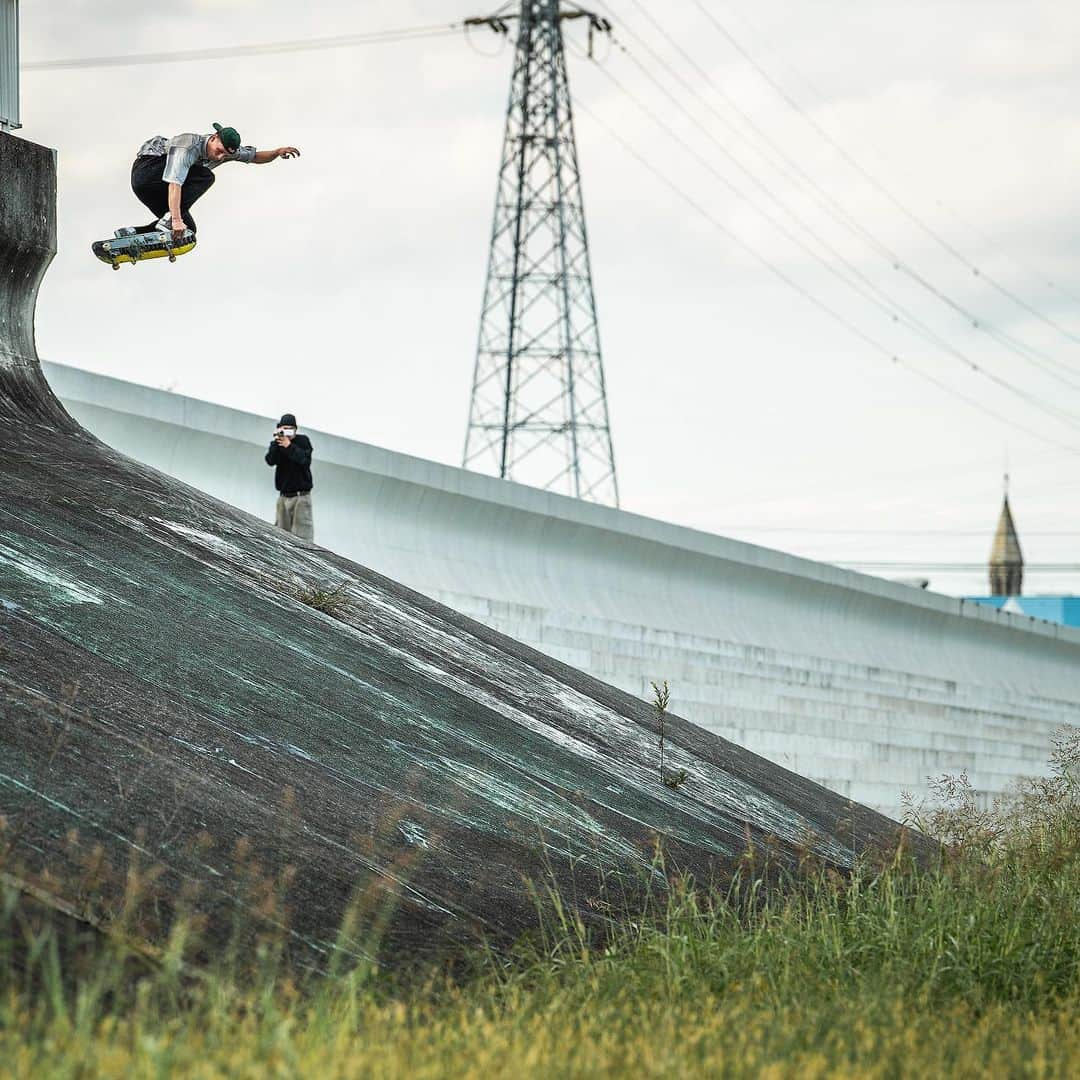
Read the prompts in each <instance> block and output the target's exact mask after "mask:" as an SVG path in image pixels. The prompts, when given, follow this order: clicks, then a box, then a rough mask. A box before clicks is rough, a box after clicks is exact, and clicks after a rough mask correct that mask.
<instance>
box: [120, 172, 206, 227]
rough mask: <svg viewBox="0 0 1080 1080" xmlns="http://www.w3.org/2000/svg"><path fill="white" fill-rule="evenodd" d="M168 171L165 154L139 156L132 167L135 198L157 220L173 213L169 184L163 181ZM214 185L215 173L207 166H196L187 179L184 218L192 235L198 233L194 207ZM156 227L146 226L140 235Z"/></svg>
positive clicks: (182, 192) (182, 205)
mask: <svg viewBox="0 0 1080 1080" xmlns="http://www.w3.org/2000/svg"><path fill="white" fill-rule="evenodd" d="M164 172H165V155H164V154H156V155H151V154H147V155H144V156H143V157H137V158H136V159H135V163H134V164H133V165H132V166H131V190H132V191H134V192H135V197H136V198H137V199H138V200H139V202H141V203H142V204H143V206H145V207H146V208H147V209H148V210H152V211H153V212H154V214H155V215H156V218H155V222H154V224H156V223H157V221H156V219H157V218H162V217H164V216H165V215H166V214H167V213H168V212H169V185H168V184H167V183H165V181H164V180H162V179H161V176H162V174H163V173H164ZM213 182H214V174H213V173H212V172H211V171H210V170H209V169H208V168H206V166H204V165H192V166H191V169H190V170H189V172H188V174H187V179H186V180H185V181H184V183H183V185H182V186H181V188H180V216H181V217H182V218H183V219H184V224H185V225H187V227H188V228H189V229H190V230H191V231H192V232H197V231H198V229H197V228H196V227H195V219H194V218H193V217H192V216H191V204H192V203H193V202H194V201H195V200H196V199H197V198H199V197H200V196H201V195H202V194H203V193H204V192H205V191H207V190H209V188H210V185H211V184H213ZM154 224H151V225H147V226H144V227H143V228H141V229H139V232H149V231H150V229H152V228H153V227H154Z"/></svg>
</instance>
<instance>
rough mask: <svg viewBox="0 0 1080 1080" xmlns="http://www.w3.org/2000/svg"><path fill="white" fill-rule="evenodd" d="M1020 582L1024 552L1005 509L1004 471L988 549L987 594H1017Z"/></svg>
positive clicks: (1014, 526)
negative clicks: (988, 585) (996, 515)
mask: <svg viewBox="0 0 1080 1080" xmlns="http://www.w3.org/2000/svg"><path fill="white" fill-rule="evenodd" d="M1023 583H1024V555H1023V553H1022V552H1021V550H1020V538H1019V537H1018V536H1017V535H1016V525H1015V524H1014V523H1013V517H1012V510H1011V509H1010V508H1009V474H1008V473H1006V474H1005V496H1004V498H1003V499H1002V502H1001V514H1000V516H999V517H998V523H997V529H996V530H995V531H994V544H993V547H991V549H990V595H991V596H1019V595H1020V592H1021V587H1022V586H1023Z"/></svg>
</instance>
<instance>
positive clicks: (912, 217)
mask: <svg viewBox="0 0 1080 1080" xmlns="http://www.w3.org/2000/svg"><path fill="white" fill-rule="evenodd" d="M694 4H695V6H696V7H697V8H698V10H699V11H700V12H701V13H702V14H703V15H704V16H705V17H706V18H707V19H708V20H709V21H710V22H711V23H712V24H713V26H715V27H716V29H717V30H718V31H719V32H720V33H721V34H722V35H723V37H724V38H725V40H727V41H728V43H729V44H730V45H731V46H732V48H734V49H735V50H736V52H738V53H739V55H740V56H742V57H743V59H744V60H746V61H747V63H749V64H750V65H751V66H752V67H753V68H754V70H755V71H756V72H757V73H758V74H759V75H760V76H761V77H762V79H764V80H765V82H766V83H768V85H769V86H770V87H771V88H772V89H773V91H775V93H777V94H778V95H779V96H780V97H781V98H782V99H783V101H785V102H786V103H787V104H788V105H789V106H790V107H791V108H792V109H794V110H795V112H797V113H798V114H799V116H801V117H802V118H803V120H804V121H806V123H807V124H809V125H810V126H811V127H812V128H813V129H814V131H816V132H817V134H818V135H819V136H820V137H821V138H822V139H824V140H825V141H826V142H827V143H828V144H829V145H830V146H831V147H832V148H833V149H834V150H835V151H836V152H837V153H838V154H839V155H840V156H841V157H842V158H843V159H844V160H845V161H846V162H847V163H848V164H849V165H850V166H851V167H852V168H853V169H855V170H856V172H858V173H859V175H860V176H862V177H863V178H864V179H865V180H866V181H867V182H868V183H869V184H871V185H872V186H873V187H874V188H875V190H877V191H878V192H880V193H881V194H882V195H883V196H884V197H885V198H886V199H888V201H889V202H891V203H892V204H893V206H895V207H896V208H897V209H898V210H899V211H900V212H901V213H902V214H903V215H904V216H905V217H906V218H907V219H908V220H909V221H911V222H912V223H913V224H914V225H915V226H917V227H918V228H919V229H921V230H922V231H923V232H924V233H925V234H926V235H927V236H929V237H930V238H931V239H932V240H933V241H934V242H935V243H937V244H938V245H939V246H940V247H942V248H943V249H944V250H945V251H947V252H948V253H949V254H950V255H952V256H953V258H954V259H956V260H957V261H958V262H960V263H961V265H963V266H964V267H966V268H967V269H968V270H969V271H970V272H971V273H972V274H973V275H974V276H975V277H978V278H979V279H980V280H982V281H985V282H986V283H987V284H988V285H990V286H991V287H992V288H994V289H996V290H997V291H998V292H999V293H1001V294H1002V296H1005V297H1006V298H1008V299H1009V300H1011V301H1012V302H1013V303H1015V304H1016V305H1017V306H1019V307H1020V308H1022V309H1023V310H1025V311H1027V312H1028V313H1029V314H1031V315H1034V316H1035V317H1036V318H1038V319H1040V320H1042V321H1043V322H1045V323H1047V324H1049V325H1050V326H1052V327H1053V328H1054V329H1055V330H1057V331H1058V332H1060V333H1062V334H1064V335H1065V336H1066V337H1067V338H1069V339H1070V340H1072V341H1077V340H1080V339H1077V338H1076V337H1075V336H1074V335H1073V334H1071V333H1070V332H1069V331H1067V330H1065V329H1064V328H1063V327H1061V326H1059V325H1058V324H1057V323H1056V322H1054V320H1052V319H1050V318H1049V317H1048V316H1046V315H1044V314H1043V313H1042V312H1040V311H1039V310H1038V309H1036V308H1034V307H1032V306H1031V305H1030V304H1028V303H1027V302H1026V301H1025V300H1024V299H1023V298H1022V297H1020V296H1017V295H1016V293H1014V292H1013V291H1012V290H1011V289H1009V288H1007V287H1006V286H1004V285H1002V284H1001V283H1000V282H998V281H997V280H996V279H994V278H993V277H991V276H990V275H989V274H987V273H985V272H984V271H983V270H982V269H981V268H980V267H978V266H976V265H975V264H974V263H973V262H971V260H970V259H968V258H967V257H966V256H965V255H964V254H963V252H961V251H960V250H959V249H958V248H956V247H955V246H954V245H953V244H951V243H949V241H948V240H946V239H945V238H944V237H943V236H941V235H940V233H938V232H937V231H936V230H935V229H933V228H932V227H931V226H930V225H928V224H927V223H926V222H925V221H923V220H922V219H921V218H920V217H919V216H918V215H917V214H916V213H915V212H914V211H913V210H911V209H910V208H909V207H908V206H906V205H905V204H904V203H903V202H901V201H900V199H898V198H897V197H896V196H895V195H894V194H893V193H892V192H891V191H890V190H889V189H888V188H887V187H886V186H885V185H884V184H883V183H882V182H881V181H880V180H878V178H877V177H876V176H874V175H873V173H871V172H870V171H869V169H867V168H866V167H865V166H863V165H862V164H861V163H860V162H859V161H858V160H857V159H856V158H855V157H853V156H852V155H851V154H850V153H849V152H848V151H847V150H846V149H845V148H844V147H843V146H842V145H841V144H840V143H839V142H837V140H836V139H834V138H833V136H832V135H831V134H830V133H829V132H828V131H827V130H826V129H825V128H824V127H822V126H821V124H819V123H818V122H817V120H815V119H814V117H813V116H811V115H810V114H809V113H808V112H807V111H806V110H805V109H804V108H803V107H802V105H800V104H799V102H797V101H796V100H795V99H794V98H793V97H792V96H791V95H790V94H789V93H788V92H787V91H786V90H785V89H784V88H783V87H782V86H781V85H780V84H779V83H778V82H777V81H776V80H775V79H774V78H773V77H772V76H771V75H770V74H769V72H768V71H767V70H766V69H765V68H764V67H763V66H762V65H761V64H760V63H759V62H758V61H757V60H756V59H755V58H754V57H753V56H752V55H751V53H750V52H749V50H748V49H746V48H745V47H744V46H743V45H742V43H741V42H740V41H739V40H738V39H737V38H736V37H735V36H734V34H732V33H731V31H729V30H728V29H727V27H726V26H724V24H723V23H721V22H720V20H719V19H718V18H717V17H716V16H715V15H714V14H713V13H712V12H711V11H709V9H708V8H707V7H705V5H704V4H702V3H701V0H694ZM901 268H902V267H897V269H901ZM905 269H906V268H905ZM977 328H978V329H987V330H988V332H989V326H988V324H986V325H984V326H982V327H977ZM999 333H1000V332H999ZM1006 337H1007V335H1006Z"/></svg>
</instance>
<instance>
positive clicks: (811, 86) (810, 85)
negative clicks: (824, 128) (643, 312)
mask: <svg viewBox="0 0 1080 1080" xmlns="http://www.w3.org/2000/svg"><path fill="white" fill-rule="evenodd" d="M728 7H729V12H730V14H731V15H734V16H735V17H736V18H737V19H739V20H740V21H741V22H742V23H743V24H744V26H745V27H746V28H747V29H748V30H749V31H750V32H751V33H753V34H756V35H757V36H758V37H762V36H764V35H765V33H766V31H764V30H763V29H762V28H761V26H760V25H759V24H755V23H754V21H753V20H752V19H750V18H748V17H747V15H746V12H745V11H740V10H738V8H735V7H731V5H728ZM781 63H783V64H784V66H785V67H786V68H787V70H788V73H789V74H790V75H792V76H794V78H796V79H798V80H799V81H800V82H801V83H802V84H803V85H804V86H805V87H806V88H807V89H808V90H809V91H810V93H811V94H812V95H813V96H814V97H816V98H817V99H818V101H819V102H824V101H825V100H826V95H825V94H824V93H823V92H822V90H821V89H820V88H819V87H818V86H817V85H815V83H814V81H813V80H812V79H811V78H810V77H809V76H808V75H807V74H806V72H805V71H802V70H800V69H799V68H797V67H795V65H794V64H792V63H791V62H790V60H789V61H787V62H786V63H785V62H784V61H781ZM706 78H708V76H706ZM710 82H711V80H710ZM712 85H713V86H714V89H716V90H717V91H718V92H719V93H721V94H722V93H723V92H722V91H720V90H719V88H718V87H716V86H715V84H712ZM725 100H726V101H728V104H729V105H730V104H732V103H731V101H730V99H728V98H726V97H725ZM736 111H739V110H738V109H736ZM740 115H742V116H743V119H744V120H747V121H748V122H750V123H751V124H752V121H751V120H749V118H748V117H746V116H745V114H742V113H741V112H740ZM879 153H880V149H879ZM935 204H936V205H937V206H938V207H940V208H941V209H942V210H944V211H945V212H946V213H947V214H949V216H950V217H952V218H953V219H954V220H956V221H958V222H959V223H960V224H961V225H962V226H963V227H964V228H966V229H967V230H968V231H969V232H971V233H974V234H975V236H976V237H977V238H978V239H979V240H981V241H982V242H983V243H984V244H989V245H990V246H991V247H993V248H995V249H996V250H997V251H998V252H999V253H1000V254H1002V255H1004V256H1005V257H1006V258H1008V259H1009V260H1010V261H1011V262H1013V263H1014V264H1015V265H1016V266H1017V267H1019V268H1020V269H1021V270H1023V271H1024V272H1025V273H1027V274H1029V275H1030V276H1031V277H1034V278H1038V279H1040V284H1041V285H1044V286H1045V287H1046V288H1048V289H1052V290H1053V291H1054V292H1056V293H1058V294H1060V295H1061V296H1063V297H1064V298H1065V299H1067V300H1069V301H1071V302H1072V303H1074V304H1080V295H1078V294H1077V293H1075V292H1070V291H1069V289H1067V288H1065V287H1064V286H1063V285H1062V284H1061V283H1060V282H1058V281H1054V280H1053V279H1052V278H1051V277H1050V276H1049V275H1048V274H1046V272H1045V271H1044V270H1041V269H1039V268H1037V267H1033V266H1032V265H1031V264H1030V263H1029V262H1027V261H1026V260H1022V259H1019V258H1017V257H1016V255H1015V254H1014V253H1012V252H1009V251H1007V250H1006V249H1005V247H1004V246H1003V245H1002V244H1001V243H1000V242H999V241H997V240H995V239H994V238H992V237H991V236H989V235H988V234H987V233H986V232H985V231H983V230H982V229H980V228H978V227H976V226H975V225H973V224H972V223H971V222H970V221H968V220H967V219H966V218H965V217H964V216H963V215H962V214H960V213H959V212H958V211H957V210H956V208H955V207H954V206H950V205H949V204H948V203H946V202H944V201H943V200H941V199H936V200H935ZM1039 317H1040V318H1041V317H1042V316H1039ZM1046 321H1047V322H1048V323H1049V325H1051V326H1053V327H1054V328H1055V329H1057V330H1059V331H1060V332H1061V333H1063V334H1064V336H1065V337H1067V338H1068V339H1069V340H1070V341H1075V342H1080V336H1078V335H1076V334H1073V333H1072V332H1071V331H1069V330H1066V329H1065V328H1063V327H1061V326H1059V325H1058V324H1057V323H1055V322H1054V321H1053V320H1046Z"/></svg>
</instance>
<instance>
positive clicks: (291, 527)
mask: <svg viewBox="0 0 1080 1080" xmlns="http://www.w3.org/2000/svg"><path fill="white" fill-rule="evenodd" d="M274 524H275V525H276V526H277V527H278V528H279V529H284V530H285V531H286V532H287V533H292V534H293V536H299V537H300V539H301V540H314V539H315V519H314V517H313V516H312V513H311V492H310V491H304V492H301V493H300V494H299V495H293V496H292V498H286V497H285V496H284V495H279V496H278V500H277V515H276V517H275V518H274Z"/></svg>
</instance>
